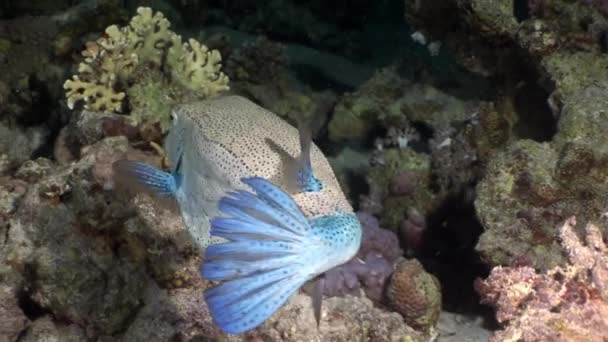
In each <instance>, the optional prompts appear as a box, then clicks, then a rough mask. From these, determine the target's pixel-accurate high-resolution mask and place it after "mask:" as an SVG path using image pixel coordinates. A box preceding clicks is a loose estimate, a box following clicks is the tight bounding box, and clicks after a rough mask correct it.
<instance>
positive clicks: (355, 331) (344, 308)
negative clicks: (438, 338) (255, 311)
mask: <svg viewBox="0 0 608 342" xmlns="http://www.w3.org/2000/svg"><path fill="white" fill-rule="evenodd" d="M246 338H247V339H248V340H262V341H315V342H321V341H336V342H347V341H362V340H369V341H379V342H383V341H386V342H388V341H420V342H422V341H427V340H429V338H428V337H427V336H425V335H424V334H422V333H420V332H417V331H415V330H414V329H412V328H411V327H409V326H408V325H407V324H405V323H404V322H403V318H402V317H401V316H400V315H399V314H398V313H396V312H390V313H389V312H386V311H384V310H382V309H379V308H376V307H374V305H373V304H372V302H371V301H370V300H369V299H367V298H365V297H364V296H363V297H353V296H345V297H334V298H328V299H325V300H323V306H322V311H321V321H320V325H319V327H318V328H317V323H316V321H315V318H314V314H313V309H312V301H311V299H310V297H308V296H306V295H303V294H296V295H294V296H293V297H292V299H290V300H289V302H288V303H287V304H286V305H285V307H283V308H282V309H281V310H279V311H278V312H277V313H276V314H274V315H273V316H272V317H271V318H270V319H269V320H268V321H267V322H266V323H264V325H263V326H261V327H260V328H258V329H256V330H254V331H253V332H250V333H247V334H246Z"/></svg>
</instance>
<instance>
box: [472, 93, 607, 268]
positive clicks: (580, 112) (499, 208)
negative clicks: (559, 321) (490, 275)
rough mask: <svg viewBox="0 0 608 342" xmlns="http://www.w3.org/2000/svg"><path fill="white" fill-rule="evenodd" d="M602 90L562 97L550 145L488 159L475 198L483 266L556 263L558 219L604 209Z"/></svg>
mask: <svg viewBox="0 0 608 342" xmlns="http://www.w3.org/2000/svg"><path fill="white" fill-rule="evenodd" d="M605 93H606V87H605V86H600V85H594V86H590V87H588V88H586V89H583V90H581V91H579V92H578V93H576V94H573V95H572V96H570V97H569V100H568V102H567V103H566V104H565V105H564V109H563V111H562V114H561V118H560V121H559V131H558V133H557V134H556V136H555V138H554V139H553V142H551V143H537V142H533V141H530V140H521V141H518V142H516V143H514V144H511V145H510V146H509V147H508V148H507V149H506V150H505V151H504V152H501V153H499V154H497V155H496V156H495V157H494V158H492V159H491V161H490V162H489V164H488V168H487V171H486V174H485V177H484V179H483V180H482V181H481V182H480V184H479V185H478V187H477V190H478V198H477V199H476V201H475V207H476V211H477V215H478V216H479V218H480V220H481V223H482V224H483V225H484V228H485V230H486V231H485V232H484V233H483V234H482V236H481V238H480V240H479V243H478V246H477V249H478V250H479V251H480V252H481V254H482V256H483V257H484V258H486V261H487V262H488V263H490V264H491V265H510V264H513V263H518V262H519V263H521V262H524V263H526V264H531V265H533V266H534V267H536V268H539V269H543V270H544V269H547V268H550V267H553V266H557V264H559V263H561V262H563V261H564V259H563V256H562V254H561V252H560V248H559V245H558V244H557V241H555V234H556V232H555V229H556V228H555V227H557V226H558V225H559V222H561V221H563V220H565V219H566V218H567V217H569V216H571V215H574V214H578V216H580V217H583V218H586V219H590V218H592V217H597V216H598V215H600V214H601V213H602V212H603V211H604V210H605V206H606V200H605V196H606V193H608V185H607V184H608V172H607V171H606V170H607V166H608V148H607V147H606V146H608V140H607V138H606V135H605V134H603V133H602V132H605V130H606V129H608V127H606V125H608V124H607V122H608V121H606V119H608V118H607V117H606V114H605V110H604V109H603V108H605V107H606V106H607V105H608V103H607V101H606V100H605V96H602V94H605Z"/></svg>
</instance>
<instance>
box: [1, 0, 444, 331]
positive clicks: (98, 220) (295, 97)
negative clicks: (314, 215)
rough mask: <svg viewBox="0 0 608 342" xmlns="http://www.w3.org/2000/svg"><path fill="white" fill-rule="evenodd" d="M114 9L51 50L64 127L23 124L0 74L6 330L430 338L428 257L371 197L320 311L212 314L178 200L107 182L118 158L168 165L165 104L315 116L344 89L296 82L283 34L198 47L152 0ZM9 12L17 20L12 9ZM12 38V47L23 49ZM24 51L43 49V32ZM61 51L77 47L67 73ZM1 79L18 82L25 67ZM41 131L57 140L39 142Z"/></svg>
mask: <svg viewBox="0 0 608 342" xmlns="http://www.w3.org/2000/svg"><path fill="white" fill-rule="evenodd" d="M104 4H105V3H104ZM104 9H107V8H106V7H103V6H102V7H97V8H96V10H97V11H102V10H104ZM88 10H90V9H89V8H83V7H82V6H81V7H78V6H77V8H75V9H74V8H68V9H66V11H65V12H61V14H60V15H57V16H56V17H52V18H55V19H52V18H51V19H49V17H48V16H43V17H41V18H42V21H40V22H41V23H43V24H45V23H46V24H48V25H50V26H51V27H58V26H57V25H58V24H57V21H54V20H56V19H57V18H59V17H61V18H62V20H67V19H66V18H68V17H69V16H74V13H83V12H79V11H88ZM87 13H88V12H87ZM92 13H94V12H92ZM116 13H120V15H119V17H120V19H119V20H116V22H126V21H128V23H127V24H125V25H118V24H113V25H109V26H108V27H102V28H98V27H97V26H95V25H93V28H89V29H88V30H90V31H93V32H100V31H101V32H102V33H101V34H99V33H98V34H89V35H87V36H86V37H85V38H81V37H79V35H80V34H82V33H80V31H76V32H75V33H74V32H71V31H70V34H66V36H64V37H63V38H61V39H62V41H61V43H62V44H63V45H62V47H61V48H62V49H65V50H66V51H63V50H62V51H63V52H62V53H64V54H63V55H62V56H63V57H61V58H58V57H57V56H55V57H53V58H50V59H49V65H52V66H53V67H54V68H56V69H57V70H62V72H61V73H60V74H61V77H63V78H64V79H67V80H65V82H60V79H61V77H58V79H57V80H56V82H55V83H53V86H54V87H58V88H60V89H61V88H62V89H63V90H64V91H65V92H64V93H59V94H56V95H59V96H55V97H54V98H57V99H59V98H61V102H60V103H61V106H60V109H57V121H58V124H57V127H55V128H53V129H49V128H48V127H41V128H38V127H37V126H36V125H31V127H30V126H28V125H23V123H22V122H21V120H20V119H19V118H18V115H21V114H22V113H23V112H24V111H25V110H24V109H23V108H16V107H13V106H14V105H15V103H19V102H18V101H16V100H15V99H14V98H13V96H15V94H16V93H15V92H14V91H10V90H4V93H3V96H4V97H2V102H1V103H0V104H1V106H0V110H1V111H2V112H3V113H7V114H9V115H7V117H8V119H7V120H6V121H2V122H3V125H4V124H6V126H0V129H5V130H6V132H7V135H4V134H2V139H4V140H0V143H1V145H2V149H1V150H0V156H1V159H0V160H2V168H0V210H1V211H0V227H1V229H2V235H3V236H5V239H3V241H2V243H1V244H0V247H1V248H0V260H1V262H0V279H1V289H2V291H1V293H0V296H1V297H2V303H3V304H1V305H0V317H2V320H1V321H2V323H1V324H0V336H2V337H7V338H8V340H11V341H12V340H17V339H18V340H26V341H29V340H32V341H35V340H45V339H55V340H62V341H63V340H66V341H68V340H69V341H86V340H124V341H134V340H151V341H167V340H183V341H194V340H228V341H232V340H235V341H239V340H252V339H253V340H264V341H275V340H283V341H300V340H308V339H310V338H313V339H314V340H318V341H326V340H332V341H352V340H355V339H356V340H360V339H368V340H374V341H396V340H405V341H426V340H429V339H430V338H432V337H433V336H435V335H436V332H435V330H434V325H435V324H436V322H437V320H438V315H439V312H440V309H441V293H440V285H439V283H438V281H437V279H436V278H435V277H434V276H432V275H431V274H429V273H427V272H426V271H425V269H424V267H423V266H422V265H421V264H419V263H417V262H415V261H413V260H405V259H403V258H402V256H401V255H402V250H401V248H400V242H399V237H398V236H397V235H396V234H395V233H394V232H391V231H389V230H384V229H382V228H380V225H379V222H378V220H377V218H375V217H373V216H371V214H367V213H360V217H361V220H362V221H363V222H364V225H365V233H364V243H363V246H362V248H361V250H360V251H359V254H358V255H357V257H356V258H355V259H353V260H351V261H350V262H349V263H347V264H345V265H344V266H343V267H341V268H337V269H335V270H332V271H330V272H328V273H327V274H326V275H325V277H326V279H327V281H326V288H325V289H324V292H325V294H326V300H325V301H324V305H323V310H322V315H321V322H320V326H319V327H317V325H316V322H315V320H314V316H313V309H312V303H311V301H310V297H309V296H307V295H306V294H304V293H299V294H297V295H295V296H294V297H293V298H292V299H291V300H290V302H289V303H288V304H287V305H286V306H285V307H284V308H282V309H281V310H280V311H279V312H277V313H276V314H275V315H274V316H273V317H272V318H271V319H269V320H268V322H266V323H265V324H264V325H263V326H261V327H259V328H258V329H255V330H254V331H252V332H250V333H248V334H246V335H245V336H228V335H225V334H222V333H221V332H220V331H219V330H218V328H217V327H216V326H215V325H214V324H213V322H212V321H211V316H210V314H209V312H208V309H207V306H206V304H205V302H204V298H203V291H204V290H205V289H206V288H207V287H209V286H210V284H209V283H207V282H205V281H203V280H201V278H200V274H199V267H200V264H201V262H202V260H201V256H200V255H199V253H198V251H197V250H196V247H195V245H194V244H193V242H192V241H191V238H190V236H189V235H188V234H187V233H186V230H185V229H184V227H183V224H182V222H181V219H180V216H179V213H178V211H177V208H175V206H174V204H171V203H157V202H155V201H153V200H152V199H151V198H149V197H148V196H147V195H145V194H139V195H135V196H134V195H133V194H128V193H122V192H117V191H115V189H114V183H113V175H112V169H111V165H112V163H113V162H114V161H116V160H118V159H122V158H127V159H131V160H140V161H145V162H147V163H150V164H152V165H156V166H158V167H166V166H167V165H166V162H167V161H166V156H165V154H164V151H163V150H162V148H161V147H160V146H161V145H162V139H163V136H164V134H165V133H166V127H167V125H166V123H167V122H168V118H169V110H170V108H171V107H172V106H173V105H175V104H177V103H181V102H187V101H192V100H195V99H204V98H210V97H214V96H221V95H223V94H225V93H229V92H231V93H239V94H243V95H246V96H248V97H250V98H254V99H256V100H257V101H258V102H261V103H263V104H265V105H266V106H267V107H268V108H270V109H272V110H274V111H276V112H277V113H278V114H279V115H282V116H284V117H285V118H286V119H287V120H291V121H292V122H293V121H295V120H296V118H297V117H298V116H321V117H324V116H325V115H326V114H327V112H329V111H331V110H332V108H333V106H334V105H335V103H336V101H337V95H336V94H335V93H333V92H331V91H314V90H311V89H304V90H298V88H297V87H294V86H293V84H291V83H290V82H292V81H291V80H290V76H289V75H288V72H287V68H288V64H287V57H286V55H285V49H284V47H283V46H282V45H281V44H279V43H276V42H273V41H270V40H269V39H267V38H265V37H260V38H258V39H256V40H254V41H251V42H248V43H246V44H243V45H242V46H240V47H238V48H231V47H230V46H229V45H228V44H227V40H226V39H225V37H223V36H221V35H220V36H213V37H209V39H208V41H207V42H206V43H208V46H209V47H207V45H206V44H203V43H200V42H199V41H198V40H195V39H187V40H186V39H182V38H181V36H180V35H178V34H177V33H174V32H172V31H171V30H170V29H169V27H170V24H169V21H168V20H167V19H166V18H165V17H164V15H163V14H161V13H160V12H155V11H153V10H151V9H150V8H144V7H141V8H138V9H137V11H136V13H135V15H134V16H133V17H132V18H131V19H130V20H127V18H124V16H123V14H124V13H122V12H121V11H118V10H117V12H116ZM44 20H48V23H47V22H46V21H44ZM57 20H58V19H57ZM28 23H29V22H28ZM4 24H5V27H7V29H9V28H10V29H12V28H13V27H14V26H17V24H18V22H14V21H10V22H5V23H4ZM41 25H42V24H41ZM62 25H63V24H62ZM66 25H67V24H66ZM72 25H76V24H73V23H72ZM59 26H61V25H59ZM61 27H62V26H61ZM28 28H29V29H30V30H34V31H35V30H40V31H43V28H39V27H38V26H34V27H31V26H28ZM26 32H29V31H26ZM54 32H55V31H51V33H52V34H54ZM9 38H10V39H13V38H12V37H9ZM9 38H7V39H9ZM10 39H9V40H10ZM79 39H81V41H80V42H81V43H82V44H78V43H77V41H76V40H79ZM183 41H185V42H183ZM10 44H11V45H9V46H8V47H6V51H7V52H8V53H10V54H13V53H14V54H16V53H18V52H19V51H21V50H19V49H20V48H21V47H19V46H18V45H15V46H13V45H12V44H16V43H13V42H10ZM58 44H59V43H58ZM82 46H84V50H82V49H81V47H82ZM33 51H35V52H36V53H37V54H42V55H43V56H47V55H48V54H52V48H51V47H50V46H46V45H45V49H38V50H33ZM220 51H221V52H220ZM78 52H80V53H78ZM45 54H46V55H45ZM68 56H69V59H70V60H71V59H72V58H73V60H74V61H75V62H76V63H74V64H73V65H74V66H75V67H76V68H75V69H74V67H72V69H71V70H72V72H73V74H72V75H71V76H69V74H68V72H66V71H67V70H70V69H69V66H67V65H68V63H67V62H66V60H67V59H68ZM220 56H225V58H224V62H223V63H222V57H220ZM16 67H18V68H19V69H20V70H30V69H32V70H37V68H40V71H35V72H40V73H42V72H44V70H46V69H48V68H49V66H47V65H39V64H37V65H35V67H34V66H30V65H26V64H24V65H20V66H16ZM229 77H230V79H231V81H230V87H229V86H228V82H229V81H228V79H229ZM6 82H8V84H10V86H11V87H12V85H13V84H16V83H18V82H19V79H18V78H16V77H15V78H8V79H6ZM62 83H63V87H61V86H60V85H61V84H62ZM49 84H51V83H49ZM0 90H3V89H2V88H0ZM42 121H43V120H41V122H42ZM5 127H6V128H5ZM23 127H26V128H23ZM36 129H38V131H37V130H36ZM37 134H39V135H40V137H37ZM15 142H18V144H16V145H13V144H14V143H15ZM44 145H51V148H47V151H46V152H44V153H41V154H40V156H39V157H33V154H34V151H35V150H36V149H38V148H39V147H40V146H44ZM4 318H6V320H5V319H4ZM9 318H10V319H9Z"/></svg>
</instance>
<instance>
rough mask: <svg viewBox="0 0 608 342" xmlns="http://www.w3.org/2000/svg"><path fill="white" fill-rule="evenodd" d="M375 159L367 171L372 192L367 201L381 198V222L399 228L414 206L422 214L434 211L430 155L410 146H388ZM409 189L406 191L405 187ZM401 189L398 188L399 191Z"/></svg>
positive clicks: (434, 199)
mask: <svg viewBox="0 0 608 342" xmlns="http://www.w3.org/2000/svg"><path fill="white" fill-rule="evenodd" d="M373 158H375V159H376V162H375V165H373V166H372V167H371V169H370V171H369V173H368V175H367V180H368V183H369V187H370V194H369V195H367V199H364V200H365V201H367V202H368V203H369V202H373V201H374V200H373V199H372V198H376V200H375V201H379V202H380V203H379V205H380V207H381V208H382V209H381V211H380V213H381V214H380V215H379V217H381V221H382V225H383V226H384V227H385V228H387V229H390V230H393V231H395V232H396V231H398V230H399V226H400V225H401V223H402V221H404V220H406V219H407V214H408V211H410V210H411V209H415V210H417V211H419V212H420V213H421V214H422V215H425V214H426V213H428V212H429V211H431V210H432V209H433V208H434V206H435V205H436V204H437V203H436V200H437V198H436V195H435V194H434V193H433V192H432V190H431V188H430V182H431V172H430V157H429V155H428V154H425V153H418V152H415V151H414V150H413V149H411V148H409V147H408V148H404V149H399V148H389V149H383V150H379V151H377V153H376V154H375V155H374V157H373ZM404 189H407V190H408V191H407V192H405V193H403V191H402V190H404ZM397 190H399V191H397Z"/></svg>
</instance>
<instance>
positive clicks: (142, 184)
mask: <svg viewBox="0 0 608 342" xmlns="http://www.w3.org/2000/svg"><path fill="white" fill-rule="evenodd" d="M112 169H113V171H114V179H115V181H116V183H117V185H119V186H122V187H125V188H127V189H132V190H139V191H146V192H149V193H152V194H154V195H157V196H160V197H171V196H173V195H174V194H175V191H176V189H177V186H178V179H177V177H176V176H174V175H172V174H171V173H168V172H164V171H162V170H160V169H158V168H156V167H154V166H152V165H149V164H146V163H142V162H137V161H131V160H126V159H122V160H118V161H116V162H114V163H113V164H112Z"/></svg>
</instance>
